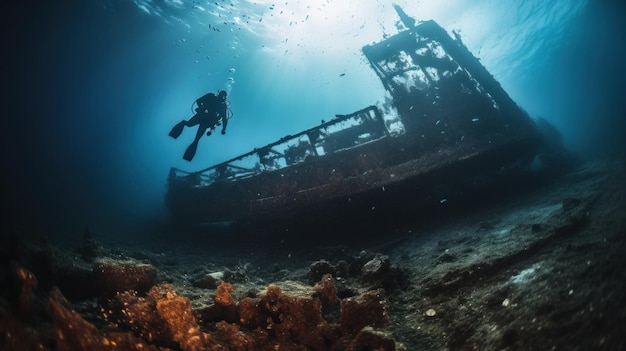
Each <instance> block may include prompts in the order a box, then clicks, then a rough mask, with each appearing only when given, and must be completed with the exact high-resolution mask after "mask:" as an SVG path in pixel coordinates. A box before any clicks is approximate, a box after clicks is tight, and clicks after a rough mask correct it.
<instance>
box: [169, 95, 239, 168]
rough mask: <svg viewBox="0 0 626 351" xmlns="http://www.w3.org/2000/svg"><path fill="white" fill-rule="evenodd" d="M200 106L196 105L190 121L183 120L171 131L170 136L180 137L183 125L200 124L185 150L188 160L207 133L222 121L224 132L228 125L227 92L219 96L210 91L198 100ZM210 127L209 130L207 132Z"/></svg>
mask: <svg viewBox="0 0 626 351" xmlns="http://www.w3.org/2000/svg"><path fill="white" fill-rule="evenodd" d="M196 103H197V104H198V107H196V110H195V111H196V114H195V115H193V117H191V118H190V119H189V121H184V120H183V121H181V122H179V123H178V124H176V126H174V128H172V131H171V132H170V134H169V135H170V136H171V137H173V138H178V136H179V135H180V134H181V133H182V131H183V127H193V126H196V125H197V126H198V131H197V132H196V137H195V139H194V140H193V142H192V143H191V145H189V147H188V148H187V150H186V151H185V155H184V156H183V158H184V159H185V160H187V161H191V160H192V159H193V157H194V156H195V154H196V149H197V147H198V141H200V138H202V135H204V134H205V133H206V134H207V136H209V135H211V134H212V133H213V131H214V130H215V128H216V127H217V126H218V125H219V123H220V120H221V121H222V134H226V125H227V124H228V118H227V116H226V112H227V109H228V105H227V101H226V92H224V91H221V92H220V93H219V94H218V95H217V96H216V95H215V94H213V93H208V94H206V95H204V96H202V97H201V98H199V99H198V100H196ZM207 129H208V132H207Z"/></svg>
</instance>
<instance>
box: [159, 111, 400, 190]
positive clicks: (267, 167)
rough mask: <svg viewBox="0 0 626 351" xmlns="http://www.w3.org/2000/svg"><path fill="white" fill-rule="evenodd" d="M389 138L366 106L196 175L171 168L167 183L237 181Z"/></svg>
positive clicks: (379, 119) (380, 118)
mask: <svg viewBox="0 0 626 351" xmlns="http://www.w3.org/2000/svg"><path fill="white" fill-rule="evenodd" d="M388 135H389V130H388V129H387V127H386V125H385V121H384V119H383V116H382V113H381V111H380V110H379V109H378V107H376V106H369V107H366V108H364V109H362V110H359V111H356V112H354V113H351V114H348V115H336V116H335V118H333V119H332V120H330V121H328V122H325V121H322V123H321V124H320V125H318V126H316V127H313V128H310V129H307V130H305V131H302V132H300V133H297V134H294V135H287V136H285V137H283V138H281V139H279V140H278V141H276V142H273V143H270V144H268V145H266V146H263V147H261V148H255V149H254V150H252V151H250V152H248V153H245V154H243V155H240V156H237V157H235V158H232V159H230V160H228V161H225V162H222V163H219V164H216V165H213V166H211V167H208V168H205V169H202V170H199V171H196V172H186V171H183V170H180V169H177V168H172V169H171V170H170V176H169V181H170V183H172V182H178V183H181V184H182V183H184V184H186V185H188V186H192V187H203V186H208V185H211V184H213V183H217V182H224V181H235V180H240V179H244V178H249V177H252V176H255V175H258V174H261V173H263V172H271V171H276V170H280V169H284V168H286V167H290V166H293V165H295V164H298V163H302V162H305V161H306V160H307V159H310V158H312V157H321V156H324V155H326V154H331V153H335V152H338V151H340V150H343V149H347V148H352V147H357V146H359V145H362V144H364V143H367V142H370V141H372V140H376V139H379V138H382V137H385V136H388Z"/></svg>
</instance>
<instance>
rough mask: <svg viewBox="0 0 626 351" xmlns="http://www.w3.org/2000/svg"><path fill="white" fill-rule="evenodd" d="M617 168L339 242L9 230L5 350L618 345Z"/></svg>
mask: <svg viewBox="0 0 626 351" xmlns="http://www.w3.org/2000/svg"><path fill="white" fill-rule="evenodd" d="M624 179H625V173H624V164H623V162H622V161H620V162H617V163H616V162H606V163H593V164H580V165H579V166H578V167H577V168H575V169H573V170H572V171H571V172H569V173H568V174H566V175H564V176H562V177H559V178H558V179H556V180H554V181H552V182H550V183H545V184H543V185H541V186H536V187H534V188H527V189H528V190H529V191H527V192H525V193H524V194H518V195H516V196H511V197H509V198H507V199H502V201H500V202H496V203H493V204H491V206H485V207H483V208H479V209H467V210H466V211H465V212H463V213H460V214H458V215H457V216H456V217H454V218H448V219H447V220H446V221H433V222H419V223H413V224H412V225H410V226H408V227H407V229H406V230H404V231H402V232H394V233H393V235H390V234H392V233H384V232H380V233H378V240H374V241H369V242H364V241H363V242H357V241H354V239H350V240H353V241H349V242H347V243H345V245H334V246H327V245H325V244H324V243H323V242H320V243H318V245H317V246H315V245H308V246H307V247H302V246H300V247H298V246H297V245H294V246H291V247H281V246H280V245H277V242H276V241H272V242H267V243H266V246H261V245H257V244H255V249H251V248H247V247H246V248H244V247H242V246H241V245H237V244H235V243H232V245H230V246H228V245H224V244H222V245H214V244H209V245H205V246H199V245H198V240H196V241H195V242H193V241H192V242H190V243H189V245H190V249H189V251H169V252H168V251H159V250H156V249H150V248H148V247H145V246H142V245H145V243H143V244H142V243H137V244H135V246H131V247H125V248H120V247H107V246H105V245H104V244H100V243H98V242H97V241H96V240H94V239H93V237H92V236H91V234H90V233H89V235H85V236H84V237H83V240H82V241H81V240H78V242H79V243H78V244H77V245H75V246H69V245H68V246H62V245H60V244H58V243H51V242H48V241H45V240H40V241H23V240H22V239H21V238H20V237H19V236H18V235H17V234H16V233H11V234H10V235H8V236H6V237H4V238H2V243H1V244H2V245H1V246H0V285H1V286H2V287H3V289H2V291H1V294H0V349H2V350H5V349H6V350H113V349H120V350H416V349H419V350H443V349H445V350H470V349H480V350H531V349H532V350H572V349H580V350H591V349H593V350H623V349H624V347H626V337H625V336H624V334H623V330H624V327H625V326H626V305H625V304H624V301H626V270H624V267H626V214H625V211H624V208H626V196H625V195H626V191H625V188H624ZM163 240H166V239H163ZM171 240H178V239H173V238H171ZM180 244H181V243H180V242H179V245H180ZM191 247H193V248H194V249H195V250H197V251H194V250H192V249H191ZM170 249H171V246H170ZM171 250H174V249H171ZM251 250H252V251H251Z"/></svg>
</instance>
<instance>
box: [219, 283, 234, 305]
mask: <svg viewBox="0 0 626 351" xmlns="http://www.w3.org/2000/svg"><path fill="white" fill-rule="evenodd" d="M233 290H235V288H234V287H233V285H232V284H230V283H224V282H221V283H220V285H218V286H217V293H216V294H215V303H217V304H220V305H222V306H232V305H234V304H235V299H233V296H232V295H231V294H230V293H231V292H232V291H233Z"/></svg>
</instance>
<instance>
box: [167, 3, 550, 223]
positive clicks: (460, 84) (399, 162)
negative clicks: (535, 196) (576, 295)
mask: <svg viewBox="0 0 626 351" xmlns="http://www.w3.org/2000/svg"><path fill="white" fill-rule="evenodd" d="M397 11H398V13H399V15H400V17H401V19H402V21H403V22H404V25H405V27H406V29H405V30H403V31H401V32H400V33H398V34H397V35H394V36H392V37H389V38H387V39H385V40H384V41H382V42H380V43H376V44H373V45H368V46H365V47H364V48H363V53H364V55H365V56H366V57H367V59H368V60H369V62H370V64H371V66H372V68H373V69H374V70H375V71H376V74H377V75H378V76H379V77H380V79H381V81H382V83H383V85H384V87H385V89H386V90H387V92H388V93H389V96H390V97H391V100H390V104H389V105H387V106H385V107H384V110H383V108H381V107H377V106H369V107H366V108H364V109H362V110H360V111H357V112H354V113H352V114H349V115H337V116H336V118H333V119H332V120H330V121H328V122H323V123H322V124H320V125H318V126H316V127H313V128H310V129H308V130H305V131H302V132H300V133H297V134H294V135H288V136H285V137H284V138H282V139H280V140H278V141H276V142H274V143H271V144H269V145H266V146H264V147H261V148H256V149H254V150H252V151H250V152H248V153H246V154H243V155H241V156H239V157H236V158H234V159H231V160H228V161H226V162H223V163H220V164H217V165H214V166H211V167H209V168H206V169H202V170H200V171H197V172H192V173H188V172H184V171H181V170H179V169H175V168H172V170H171V172H170V176H169V179H168V183H169V189H168V192H167V195H166V201H167V204H168V207H169V210H170V212H171V215H172V219H173V220H174V222H175V223H179V224H187V225H197V224H201V223H217V222H228V223H235V224H236V225H239V226H244V227H247V228H262V227H264V226H265V227H267V226H271V227H272V228H274V229H278V228H280V229H291V228H294V227H298V226H310V225H311V224H320V222H323V223H324V224H325V225H338V224H341V223H342V222H345V221H349V222H354V220H355V219H358V221H360V223H365V224H367V223H374V222H375V223H377V224H379V225H381V224H382V225H385V223H389V222H390V221H394V220H395V219H397V218H400V217H406V216H409V217H415V216H416V211H420V215H423V214H424V213H426V212H425V210H426V211H428V210H433V209H437V208H441V207H442V206H454V204H455V203H460V200H461V199H465V200H466V199H467V198H468V197H471V196H472V195H475V194H477V192H480V191H484V190H485V189H487V188H489V187H492V186H494V184H497V183H502V182H506V181H507V179H509V177H512V176H519V174H520V171H521V170H523V169H524V168H525V167H526V166H527V165H528V164H530V163H531V162H532V160H533V159H534V158H535V157H536V156H537V155H538V153H539V149H540V147H541V136H540V133H539V131H538V129H537V127H536V125H535V123H534V122H533V121H532V120H531V119H530V118H529V116H528V115H527V113H526V112H524V111H523V110H522V109H521V108H520V107H519V106H518V105H517V104H516V103H515V102H514V101H513V100H512V99H511V98H510V97H509V95H508V94H507V93H506V92H505V91H504V89H503V88H502V87H501V86H500V84H499V83H498V82H497V81H496V80H495V79H494V77H493V76H492V75H491V74H490V73H489V72H488V71H487V70H486V69H485V68H484V67H483V66H482V65H481V63H480V62H479V61H478V59H477V58H475V57H474V56H473V55H472V54H471V53H470V52H469V50H468V49H467V47H466V46H465V45H464V44H463V43H462V42H461V39H460V38H459V36H458V35H457V34H455V38H454V39H453V38H451V37H450V36H449V35H448V34H447V32H446V31H445V30H444V29H443V28H441V27H440V26H439V25H437V24H436V23H435V22H434V21H425V22H419V23H418V24H415V21H414V20H412V19H411V18H410V17H408V16H407V15H406V14H404V12H403V11H402V10H401V9H400V8H397Z"/></svg>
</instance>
